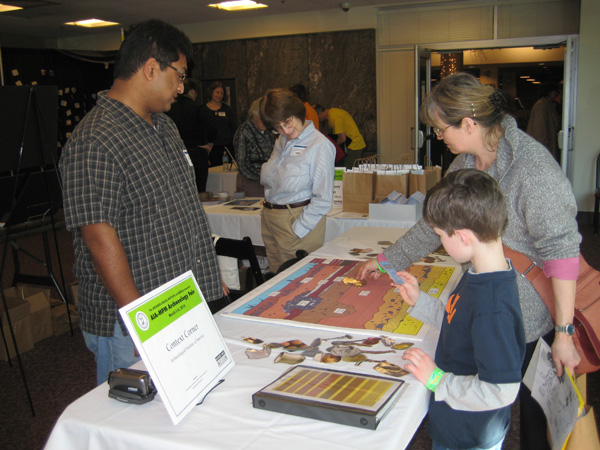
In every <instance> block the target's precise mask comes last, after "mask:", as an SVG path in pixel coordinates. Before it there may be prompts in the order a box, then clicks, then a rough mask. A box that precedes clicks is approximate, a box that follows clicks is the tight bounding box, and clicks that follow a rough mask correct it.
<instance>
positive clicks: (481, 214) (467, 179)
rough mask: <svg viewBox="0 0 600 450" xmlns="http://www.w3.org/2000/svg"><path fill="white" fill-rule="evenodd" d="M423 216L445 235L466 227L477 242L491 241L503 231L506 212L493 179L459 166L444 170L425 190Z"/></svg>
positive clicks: (506, 223) (505, 224)
mask: <svg viewBox="0 0 600 450" xmlns="http://www.w3.org/2000/svg"><path fill="white" fill-rule="evenodd" d="M423 219H424V220H425V222H427V223H428V224H429V225H430V226H432V227H436V228H439V229H441V230H444V231H445V232H446V233H447V234H448V236H452V235H453V234H454V232H455V231H456V230H462V229H467V230H471V231H472V232H473V233H474V234H475V236H477V238H478V239H479V240H480V241H481V242H492V241H495V240H496V239H498V238H500V237H501V236H502V234H503V233H504V230H505V229H506V226H507V225H508V212H507V208H506V203H505V201H504V196H503V195H502V191H501V190H500V186H498V183H497V182H496V180H494V179H493V178H492V177H491V176H490V175H488V174H487V173H485V172H482V171H480V170H477V169H461V170H456V171H454V172H450V173H448V174H447V175H446V176H445V177H444V178H442V179H441V180H440V181H439V182H438V183H437V184H436V185H435V186H434V187H433V188H431V189H430V190H429V192H428V193H427V197H426V198H425V203H424V205H423Z"/></svg>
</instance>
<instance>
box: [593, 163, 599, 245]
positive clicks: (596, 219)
mask: <svg viewBox="0 0 600 450" xmlns="http://www.w3.org/2000/svg"><path fill="white" fill-rule="evenodd" d="M599 222H600V153H599V154H598V157H597V158H596V190H595V191H594V236H597V235H598V223H599Z"/></svg>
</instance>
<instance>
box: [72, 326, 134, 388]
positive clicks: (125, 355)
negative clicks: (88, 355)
mask: <svg viewBox="0 0 600 450" xmlns="http://www.w3.org/2000/svg"><path fill="white" fill-rule="evenodd" d="M82 333H83V339H84V340H85V345H86V346H87V348H88V349H90V351H91V352H92V353H93V354H94V355H95V356H96V380H97V382H98V385H100V384H102V383H104V382H105V381H106V380H108V373H109V372H111V371H113V370H116V369H121V368H127V367H129V366H131V365H132V364H133V363H135V362H137V361H139V360H140V357H139V356H135V354H134V351H135V346H134V345H133V341H132V340H131V338H130V337H129V336H127V335H123V332H122V331H121V327H120V326H119V321H116V322H115V330H114V336H113V337H103V336H96V335H95V334H90V333H86V332H85V331H82Z"/></svg>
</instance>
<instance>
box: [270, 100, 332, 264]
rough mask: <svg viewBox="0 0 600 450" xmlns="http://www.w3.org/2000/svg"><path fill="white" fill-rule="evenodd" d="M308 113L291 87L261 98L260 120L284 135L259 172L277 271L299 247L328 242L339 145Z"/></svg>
mask: <svg viewBox="0 0 600 450" xmlns="http://www.w3.org/2000/svg"><path fill="white" fill-rule="evenodd" d="M305 116H306V109H305V107H304V104H303V103H302V101H300V99H299V98H298V97H297V96H296V95H295V94H294V93H292V92H291V91H289V90H288V89H271V90H269V91H267V92H266V94H265V96H264V97H263V98H262V100H261V105H260V119H261V121H262V122H263V123H264V124H265V126H267V127H269V128H272V129H273V130H274V131H275V132H276V133H278V134H279V137H278V138H277V141H276V142H275V147H274V149H273V153H272V154H271V158H270V159H269V161H267V162H266V163H265V164H264V165H263V166H262V170H261V174H260V182H261V184H262V185H263V186H264V188H265V202H264V208H263V212H262V216H261V226H262V237H263V241H264V243H265V249H266V251H267V258H268V259H269V270H271V271H272V272H276V271H277V269H278V268H279V266H281V264H283V263H284V262H285V261H287V260H289V259H292V258H294V257H295V255H296V251H297V250H306V251H307V252H309V253H310V252H312V251H314V250H316V249H318V248H319V247H321V246H322V245H323V239H324V237H325V216H326V214H327V213H328V212H329V210H330V209H331V205H332V201H333V174H334V160H335V147H334V146H333V144H331V142H330V141H329V140H328V139H327V138H326V137H325V136H324V135H323V134H322V133H320V132H319V131H317V129H316V128H315V126H314V124H313V123H312V122H311V121H310V120H305Z"/></svg>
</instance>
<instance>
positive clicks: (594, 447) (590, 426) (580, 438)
mask: <svg viewBox="0 0 600 450" xmlns="http://www.w3.org/2000/svg"><path fill="white" fill-rule="evenodd" d="M575 383H576V384H577V389H578V390H579V393H580V394H581V397H582V398H583V401H584V403H587V395H586V394H587V377H586V374H583V375H579V376H578V377H577V378H576V379H575ZM584 409H585V416H582V417H579V419H577V422H575V427H574V428H573V431H571V435H570V436H569V439H567V444H566V446H565V448H564V450H581V449H586V450H600V439H599V438H598V429H597V428H596V418H595V416H594V408H592V407H591V406H589V405H585V407H584ZM582 414H583V413H582Z"/></svg>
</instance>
